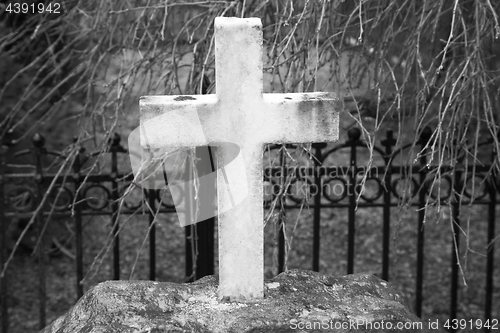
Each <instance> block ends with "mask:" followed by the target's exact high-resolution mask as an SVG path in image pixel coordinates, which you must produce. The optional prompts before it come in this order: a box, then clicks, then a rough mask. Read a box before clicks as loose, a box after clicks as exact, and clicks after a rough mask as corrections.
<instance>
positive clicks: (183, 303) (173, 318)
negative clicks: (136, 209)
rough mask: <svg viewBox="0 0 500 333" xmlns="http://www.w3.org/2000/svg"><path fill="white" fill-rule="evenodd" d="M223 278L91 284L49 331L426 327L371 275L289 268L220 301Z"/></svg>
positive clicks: (45, 332)
mask: <svg viewBox="0 0 500 333" xmlns="http://www.w3.org/2000/svg"><path fill="white" fill-rule="evenodd" d="M217 285H218V279H217V277H215V276H209V277H205V278H203V279H201V280H199V281H196V282H194V283H189V284H176V283H168V282H152V281H108V282H103V283H101V284H99V285H97V286H95V287H94V288H92V289H91V290H89V291H88V292H87V293H86V294H85V295H84V296H83V297H82V298H81V299H80V300H79V301H78V303H77V304H76V305H75V306H74V307H73V308H72V309H71V310H70V311H69V312H68V313H66V314H65V315H63V316H62V317H60V318H59V319H57V320H56V321H54V322H53V323H52V324H51V325H49V326H47V327H46V328H45V329H44V330H42V332H43V333H84V332H85V333H90V332H92V333H97V332H99V333H114V332H116V333H118V332H120V333H128V332H144V333H146V332H148V333H160V332H186V331H187V332H224V333H225V332H301V331H302V332H386V331H390V332H420V331H421V327H418V325H419V323H420V320H419V318H418V317H416V316H415V315H414V314H412V312H411V311H410V309H409V308H408V306H407V305H406V304H405V302H404V300H403V297H402V296H401V295H400V294H399V293H398V292H397V291H395V290H394V289H393V288H392V287H391V286H390V285H389V284H388V283H387V282H385V281H383V280H380V279H379V278H377V277H375V276H373V275H365V274H354V275H347V276H342V277H331V276H325V275H321V274H319V273H315V272H310V271H302V270H291V271H287V272H285V273H282V274H280V275H278V276H276V277H275V278H274V279H272V280H269V281H266V283H265V297H264V299H262V300H259V301H251V302H250V301H249V302H245V303H237V302H224V301H221V302H219V301H218V300H217Z"/></svg>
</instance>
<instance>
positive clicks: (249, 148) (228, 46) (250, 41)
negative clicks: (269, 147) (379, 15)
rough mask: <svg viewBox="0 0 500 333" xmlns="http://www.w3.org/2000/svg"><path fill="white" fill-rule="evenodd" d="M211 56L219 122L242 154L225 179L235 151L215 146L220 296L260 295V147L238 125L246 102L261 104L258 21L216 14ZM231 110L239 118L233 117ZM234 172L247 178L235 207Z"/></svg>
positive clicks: (246, 115) (243, 120) (244, 118)
mask: <svg viewBox="0 0 500 333" xmlns="http://www.w3.org/2000/svg"><path fill="white" fill-rule="evenodd" d="M221 21H223V24H221ZM243 50H244V51H243ZM242 51H243V52H242ZM215 59H216V69H217V72H216V90H217V100H218V102H219V103H220V104H221V110H222V115H221V116H222V118H223V121H228V123H227V125H226V128H227V130H228V131H231V136H232V137H233V138H235V139H236V140H235V141H234V142H236V143H237V144H239V145H240V147H238V148H243V149H241V154H242V157H243V162H244V168H245V173H244V174H243V175H242V172H241V171H242V170H235V172H233V173H231V175H233V177H232V179H231V182H228V179H227V177H228V175H227V171H229V172H230V171H231V170H226V168H225V165H229V164H230V163H231V161H232V160H234V155H235V153H237V152H232V153H230V152H229V151H228V149H219V150H218V151H219V155H218V161H219V168H218V175H217V196H218V208H219V224H218V232H219V279H220V284H219V298H224V297H230V298H231V297H233V298H249V299H250V298H261V297H263V295H264V289H263V288H264V282H263V276H264V263H263V255H264V248H263V242H264V236H263V229H264V216H263V208H262V200H263V192H262V167H261V166H262V148H263V147H262V145H260V144H258V143H254V142H253V138H254V137H255V134H253V135H248V134H249V133H245V132H246V130H248V127H247V126H241V124H245V123H248V121H251V119H248V118H249V117H251V116H252V114H251V113H249V112H245V110H247V109H248V107H249V106H251V105H254V106H255V108H262V106H261V105H259V104H260V102H261V101H262V87H263V81H262V77H263V74H262V25H261V22H260V20H259V19H246V20H241V19H235V18H233V19H231V18H224V19H221V18H216V20H215ZM235 114H238V115H239V117H235V116H234V115H235ZM238 148H235V149H237V150H238ZM252 168H253V170H252ZM245 176H246V177H245ZM238 177H243V178H245V179H246V184H245V185H244V186H246V188H248V193H249V195H248V196H247V197H246V198H245V199H244V201H243V202H242V203H240V204H238V205H236V206H234V199H233V198H232V191H234V190H235V189H234V188H233V189H231V188H229V186H230V185H228V184H234V181H236V179H235V178H238ZM259 185H260V186H259ZM236 190H237V189H236ZM233 206H234V207H233ZM226 207H232V209H227V208H226ZM220 212H225V213H220ZM235 295H239V296H237V297H235Z"/></svg>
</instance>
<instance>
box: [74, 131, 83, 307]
mask: <svg viewBox="0 0 500 333" xmlns="http://www.w3.org/2000/svg"><path fill="white" fill-rule="evenodd" d="M74 142H75V143H77V139H75V140H74ZM77 149H78V152H77V154H76V156H75V160H74V161H73V182H74V187H75V207H74V212H75V217H74V220H75V247H76V295H77V299H80V297H82V296H83V284H82V280H83V236H82V203H81V201H82V195H81V191H79V188H80V185H81V174H80V170H81V167H82V166H81V162H82V161H81V157H82V154H83V152H84V150H83V148H81V147H77Z"/></svg>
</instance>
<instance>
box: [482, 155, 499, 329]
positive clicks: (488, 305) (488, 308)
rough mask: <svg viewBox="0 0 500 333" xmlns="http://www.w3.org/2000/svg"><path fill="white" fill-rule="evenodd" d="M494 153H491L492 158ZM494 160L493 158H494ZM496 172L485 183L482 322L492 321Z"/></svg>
mask: <svg viewBox="0 0 500 333" xmlns="http://www.w3.org/2000/svg"><path fill="white" fill-rule="evenodd" d="M495 155H496V152H494V153H493V156H495ZM494 158H495V157H494ZM496 179H497V177H496V172H494V173H493V174H492V175H491V177H490V181H489V182H488V183H487V186H488V191H489V195H490V202H489V204H488V242H487V243H486V244H487V254H486V299H485V304H484V320H485V321H487V320H488V321H489V322H490V323H491V320H492V319H493V318H492V316H491V312H492V309H493V288H494V285H493V271H494V267H495V265H494V256H495V242H494V240H495V221H496V204H497V202H496V201H497V196H496V186H495V184H497V182H496ZM484 330H485V332H490V326H488V327H486V325H485V327H484Z"/></svg>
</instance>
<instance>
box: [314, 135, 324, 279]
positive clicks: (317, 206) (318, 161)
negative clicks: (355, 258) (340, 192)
mask: <svg viewBox="0 0 500 333" xmlns="http://www.w3.org/2000/svg"><path fill="white" fill-rule="evenodd" d="M312 146H313V148H314V156H315V158H314V188H315V190H316V191H315V193H314V216H313V224H314V226H313V228H314V229H313V268H312V269H313V271H316V272H319V253H320V228H321V195H322V194H323V187H322V186H321V185H322V184H321V177H322V172H321V166H322V165H323V152H322V149H323V148H325V147H326V146H327V145H326V143H313V144H312Z"/></svg>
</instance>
